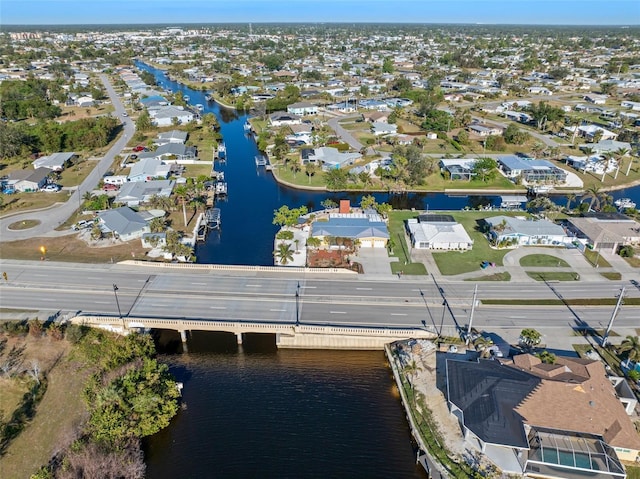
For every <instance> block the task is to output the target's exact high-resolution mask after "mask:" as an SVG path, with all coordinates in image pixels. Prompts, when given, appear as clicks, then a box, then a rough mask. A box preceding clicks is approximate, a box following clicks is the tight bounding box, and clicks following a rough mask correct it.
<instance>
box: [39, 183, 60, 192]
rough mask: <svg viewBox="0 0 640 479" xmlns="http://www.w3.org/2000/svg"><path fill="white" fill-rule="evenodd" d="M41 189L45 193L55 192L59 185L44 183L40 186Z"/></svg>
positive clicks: (58, 189)
mask: <svg viewBox="0 0 640 479" xmlns="http://www.w3.org/2000/svg"><path fill="white" fill-rule="evenodd" d="M42 191H46V192H47V193H56V192H58V191H60V187H59V186H58V185H54V184H49V185H45V186H44V187H43V188H42Z"/></svg>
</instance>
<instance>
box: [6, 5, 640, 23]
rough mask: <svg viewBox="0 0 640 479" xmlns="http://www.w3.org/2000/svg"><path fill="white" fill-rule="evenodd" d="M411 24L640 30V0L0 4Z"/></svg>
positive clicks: (27, 9) (31, 14)
mask: <svg viewBox="0 0 640 479" xmlns="http://www.w3.org/2000/svg"><path fill="white" fill-rule="evenodd" d="M218 22H256V23H257V22H411V23H485V24H505V23H507V24H548V25H638V24H639V23H640V1H638V0H0V25H2V24H4V25H10V24H29V25H42V24H87V23H90V24H105V23H218Z"/></svg>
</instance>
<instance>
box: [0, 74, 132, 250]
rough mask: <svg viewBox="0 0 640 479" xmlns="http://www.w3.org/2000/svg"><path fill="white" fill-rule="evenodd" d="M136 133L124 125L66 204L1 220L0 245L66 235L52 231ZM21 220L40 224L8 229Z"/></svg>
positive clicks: (118, 106) (118, 105)
mask: <svg viewBox="0 0 640 479" xmlns="http://www.w3.org/2000/svg"><path fill="white" fill-rule="evenodd" d="M100 80H101V81H102V83H103V85H104V86H105V88H106V90H107V93H108V95H109V98H110V99H111V103H112V104H113V107H114V108H115V115H116V116H117V117H118V118H122V113H124V111H125V109H124V106H123V105H122V102H121V101H120V98H119V97H118V95H117V94H116V92H115V90H114V89H113V86H112V85H111V83H110V82H109V79H108V77H107V76H106V75H100ZM134 132H135V125H134V123H133V121H132V120H131V119H130V118H127V119H126V120H125V121H124V128H123V134H122V135H121V136H120V138H118V140H116V142H115V143H114V144H113V146H112V147H111V148H110V149H109V151H108V152H107V153H106V154H105V155H104V157H103V158H102V159H101V160H100V161H99V162H98V164H97V165H96V166H95V168H94V169H93V171H91V173H89V175H88V176H87V178H85V180H84V181H83V182H82V184H81V185H79V187H78V188H77V189H76V190H75V192H74V193H73V194H72V195H71V197H70V198H69V200H68V201H67V202H66V203H63V204H61V205H55V206H53V207H51V208H47V209H46V210H42V211H31V212H25V213H19V214H16V215H12V216H7V217H4V218H1V219H0V232H1V235H0V236H1V238H0V241H15V240H22V239H27V238H32V237H36V236H59V235H64V234H67V233H68V232H64V231H62V232H60V231H55V228H57V227H58V226H60V225H61V224H62V223H64V222H65V221H67V219H69V217H70V216H71V215H72V214H73V213H74V212H75V211H76V210H77V209H78V207H79V206H80V203H81V199H82V196H83V195H84V194H85V193H86V192H87V191H93V190H94V189H95V188H96V186H97V185H98V183H99V182H100V180H101V179H102V177H103V175H104V174H105V173H106V172H107V171H108V170H109V168H111V165H112V164H113V161H114V159H115V157H116V155H118V154H120V152H121V151H122V149H123V148H124V147H125V146H126V144H127V142H128V141H129V139H130V138H131V137H132V136H133V134H134ZM24 220H39V221H40V224H38V225H37V226H35V227H33V228H29V229H24V230H10V229H9V225H11V224H13V223H15V222H18V221H24Z"/></svg>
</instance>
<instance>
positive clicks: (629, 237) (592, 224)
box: [566, 213, 640, 254]
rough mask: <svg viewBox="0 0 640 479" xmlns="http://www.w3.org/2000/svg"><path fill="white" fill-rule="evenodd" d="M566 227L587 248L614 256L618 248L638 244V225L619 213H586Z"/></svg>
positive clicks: (639, 233)
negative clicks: (607, 252)
mask: <svg viewBox="0 0 640 479" xmlns="http://www.w3.org/2000/svg"><path fill="white" fill-rule="evenodd" d="M566 226H567V229H568V230H569V231H571V233H572V234H575V235H576V237H577V239H578V240H579V241H580V242H581V243H582V244H584V245H586V246H587V247H589V248H591V249H593V250H598V251H609V252H611V253H612V254H614V253H615V252H616V251H617V250H618V247H619V246H622V245H639V244H640V223H638V222H637V221H636V220H634V219H632V218H629V217H628V216H626V215H623V214H621V213H587V214H585V215H584V216H581V217H573V218H568V219H567V220H566Z"/></svg>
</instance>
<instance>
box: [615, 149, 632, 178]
mask: <svg viewBox="0 0 640 479" xmlns="http://www.w3.org/2000/svg"><path fill="white" fill-rule="evenodd" d="M613 154H614V155H615V157H616V159H617V160H618V169H620V167H621V166H622V158H623V157H625V156H627V155H628V154H629V150H628V149H627V148H618V149H617V150H616V151H614V152H613ZM632 162H633V159H632V158H629V166H628V167H627V174H626V176H629V170H630V169H631V163H632Z"/></svg>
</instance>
